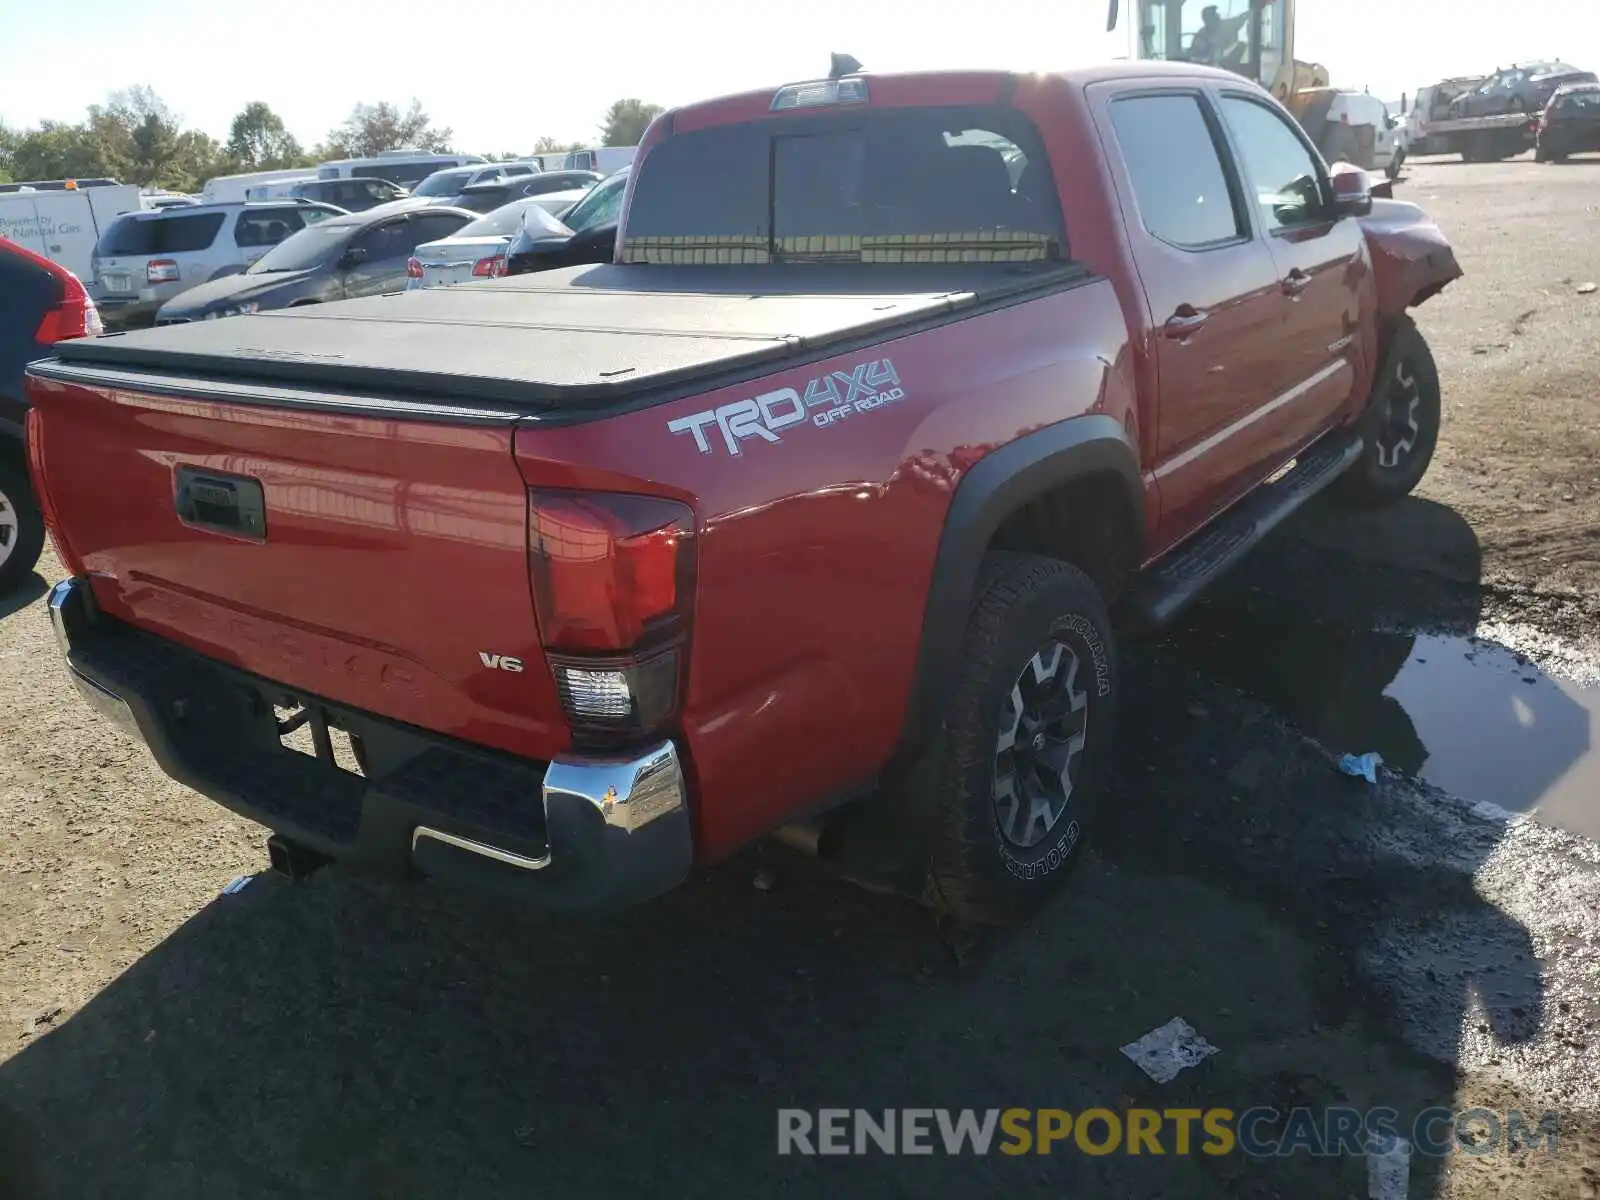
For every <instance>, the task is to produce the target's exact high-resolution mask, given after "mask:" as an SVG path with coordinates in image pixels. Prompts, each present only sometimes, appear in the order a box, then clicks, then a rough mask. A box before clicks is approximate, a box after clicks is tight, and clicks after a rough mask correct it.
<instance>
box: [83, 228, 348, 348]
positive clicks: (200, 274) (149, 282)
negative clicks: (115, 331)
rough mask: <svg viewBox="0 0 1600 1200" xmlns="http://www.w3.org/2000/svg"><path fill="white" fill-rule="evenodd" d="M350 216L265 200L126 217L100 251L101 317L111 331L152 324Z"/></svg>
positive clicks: (96, 279)
mask: <svg viewBox="0 0 1600 1200" xmlns="http://www.w3.org/2000/svg"><path fill="white" fill-rule="evenodd" d="M344 211H345V210H344V209H342V208H339V207H337V206H335V205H332V204H318V203H314V202H307V201H304V200H262V201H249V202H246V203H243V204H196V205H190V206H188V207H184V208H165V209H159V210H157V211H154V212H132V213H124V214H123V215H122V216H120V217H118V218H117V219H116V220H115V221H113V222H112V223H111V224H110V226H108V227H107V229H106V231H105V232H104V233H103V234H101V235H100V240H99V241H98V242H96V243H95V247H94V257H93V259H92V261H91V266H92V269H93V271H94V282H95V290H96V291H97V292H98V293H99V295H98V297H97V299H98V302H99V305H100V312H101V314H102V316H103V317H104V319H105V322H106V324H107V325H110V326H126V325H132V324H142V323H145V322H148V321H150V320H151V319H153V318H154V316H155V312H156V309H158V308H160V307H161V306H162V305H163V304H165V303H166V302H167V301H168V300H171V299H172V298H173V297H174V296H176V295H178V294H179V293H180V292H183V291H186V290H188V289H189V288H192V287H194V286H195V285H196V284H199V283H205V282H206V281H207V280H211V279H218V278H220V277H222V276H224V275H233V274H236V273H237V272H239V271H242V270H244V269H245V268H246V267H248V266H249V265H250V264H251V263H253V262H255V260H256V259H258V258H260V257H261V256H262V255H263V254H265V253H266V252H267V251H268V250H270V249H272V247H274V246H276V245H277V244H278V243H279V242H281V241H283V240H284V238H286V237H288V236H289V235H290V234H292V233H298V232H299V231H300V230H302V229H304V228H305V227H306V226H307V225H315V224H316V223H317V222H318V221H325V220H327V219H328V218H329V217H337V216H341V215H343V213H344Z"/></svg>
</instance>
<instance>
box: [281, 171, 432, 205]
mask: <svg viewBox="0 0 1600 1200" xmlns="http://www.w3.org/2000/svg"><path fill="white" fill-rule="evenodd" d="M409 194H410V193H408V192H407V191H406V189H405V188H403V187H401V186H400V185H399V184H397V183H390V182H389V181H388V180H387V179H366V178H359V179H306V180H301V181H300V182H298V183H294V184H290V185H289V190H288V195H289V196H290V197H291V198H292V199H295V200H310V201H313V202H315V203H319V204H332V205H334V206H336V207H338V208H342V209H344V210H345V211H346V212H366V211H367V210H368V209H370V208H376V207H377V206H378V205H380V204H388V203H390V202H391V201H394V200H404V199H405V198H406V197H407V196H408V195H409Z"/></svg>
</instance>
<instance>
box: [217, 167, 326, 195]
mask: <svg viewBox="0 0 1600 1200" xmlns="http://www.w3.org/2000/svg"><path fill="white" fill-rule="evenodd" d="M313 174H314V173H313V171H312V170H311V168H309V167H292V168H285V169H283V170H278V171H246V172H244V173H243V174H241V175H218V176H217V177H216V178H215V179H208V180H206V182H205V186H204V187H202V188H201V189H200V202H201V203H202V204H243V203H244V202H245V201H246V200H248V199H250V194H249V193H250V189H251V188H254V187H261V186H263V185H265V184H269V183H280V182H282V181H283V180H286V179H310V178H312V177H313Z"/></svg>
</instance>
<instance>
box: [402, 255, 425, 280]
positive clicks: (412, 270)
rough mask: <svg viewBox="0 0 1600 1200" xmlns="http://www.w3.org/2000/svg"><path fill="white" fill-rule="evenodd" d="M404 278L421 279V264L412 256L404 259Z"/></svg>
mask: <svg viewBox="0 0 1600 1200" xmlns="http://www.w3.org/2000/svg"><path fill="white" fill-rule="evenodd" d="M406 278H407V279H421V278H422V264H421V263H420V262H418V261H417V260H416V259H414V258H408V259H406Z"/></svg>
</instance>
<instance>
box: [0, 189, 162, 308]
mask: <svg viewBox="0 0 1600 1200" xmlns="http://www.w3.org/2000/svg"><path fill="white" fill-rule="evenodd" d="M146 207H147V206H146V204H145V201H144V198H143V197H142V196H141V195H140V194H139V188H138V187H137V185H135V184H131V183H116V184H111V185H109V186H105V187H61V188H40V189H33V188H30V187H29V186H28V185H27V184H23V185H22V186H21V187H19V188H18V190H16V191H8V192H0V237H6V238H9V239H10V240H12V241H13V242H16V243H17V245H19V246H23V247H25V248H27V249H29V250H32V251H33V252H34V253H35V254H42V255H43V256H44V257H45V258H48V259H50V260H51V261H53V262H58V263H60V264H61V265H62V266H63V267H65V268H66V269H67V270H69V271H71V272H72V273H73V274H74V275H76V276H77V277H78V278H79V280H81V281H82V282H83V283H84V284H86V285H89V286H90V290H91V292H92V291H93V282H94V267H93V265H92V260H93V258H94V245H95V242H97V241H98V240H99V238H100V235H101V234H102V233H104V232H105V231H106V229H108V228H109V227H110V225H111V223H112V222H113V221H115V220H116V219H117V218H118V217H119V216H121V215H122V214H123V213H127V212H141V211H143V210H144V209H145V208H146Z"/></svg>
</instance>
